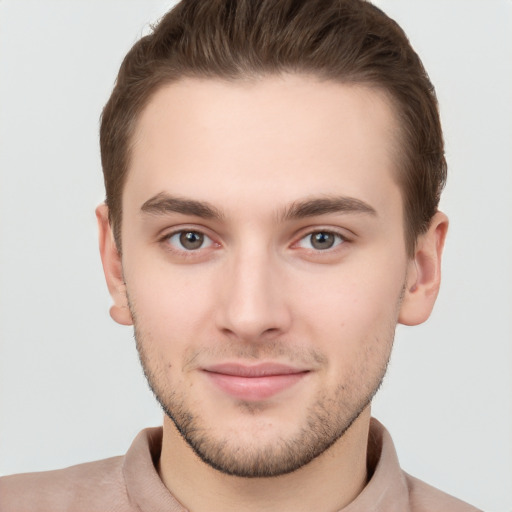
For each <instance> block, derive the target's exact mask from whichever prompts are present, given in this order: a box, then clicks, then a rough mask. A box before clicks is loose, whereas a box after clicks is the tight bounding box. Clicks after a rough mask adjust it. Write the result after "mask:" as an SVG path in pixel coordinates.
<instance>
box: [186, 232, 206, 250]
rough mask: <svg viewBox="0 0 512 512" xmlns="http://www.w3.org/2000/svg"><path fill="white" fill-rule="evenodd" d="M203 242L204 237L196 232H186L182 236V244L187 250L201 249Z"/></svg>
mask: <svg viewBox="0 0 512 512" xmlns="http://www.w3.org/2000/svg"><path fill="white" fill-rule="evenodd" d="M203 241H204V236H203V235H202V234H201V233H196V232H195V231H186V232H184V233H182V234H181V235H180V243H181V245H182V246H183V247H185V249H199V247H201V245H203Z"/></svg>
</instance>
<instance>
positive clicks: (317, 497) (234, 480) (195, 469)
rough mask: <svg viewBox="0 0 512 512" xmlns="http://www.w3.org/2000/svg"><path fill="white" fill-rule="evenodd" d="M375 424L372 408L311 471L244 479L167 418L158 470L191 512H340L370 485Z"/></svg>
mask: <svg viewBox="0 0 512 512" xmlns="http://www.w3.org/2000/svg"><path fill="white" fill-rule="evenodd" d="M369 423H370V407H367V408H366V409H365V410H364V411H363V413H362V414H361V415H360V416H359V417H358V418H357V420H356V421H355V422H354V423H353V424H352V426H351V427H350V428H349V429H348V430H347V432H346V433H345V434H344V435H343V436H342V438H341V439H339V440H338V441H337V442H336V443H334V444H333V445H332V446H331V447H330V448H329V449H328V450H326V451H325V452H324V453H323V454H322V455H320V456H319V457H317V458H316V459H314V460H313V461H311V462H310V463H309V464H307V465H306V466H303V467H302V468H300V469H298V470H297V471H294V472H293V473H289V474H287V475H282V476H278V477H273V478H241V477H236V476H230V475H225V474H224V473H221V472H220V471H218V470H215V469H213V468H211V467H210V466H208V465H207V464H205V463H204V462H203V461H201V460H200V459H199V458H198V457H197V456H196V454H195V453H194V452H193V451H192V449H191V448H190V447H189V445H188V444H187V443H186V442H185V441H184V440H183V438H182V437H181V435H180V434H179V432H178V431H177V430H176V428H175V426H174V424H173V422H172V421H171V420H170V419H169V418H167V417H165V419H164V432H163V441H162V453H161V456H160V462H159V468H158V469H159V473H160V477H161V478H162V481H163V483H164V484H165V486H166V487H167V488H168V489H169V491H170V492H171V493H172V494H173V496H174V497H175V498H176V499H177V500H178V501H179V502H180V503H181V504H182V505H183V506H185V507H186V508H187V509H188V510H190V511H191V512H220V511H222V512H235V511H239V510H244V511H247V512H253V511H258V512H264V511H267V510H268V511H270V510H279V511H281V512H288V511H294V512H301V511H304V512H305V511H311V510H318V511H324V510H325V511H329V510H339V509H341V508H343V507H345V506H346V505H348V504H349V503H350V502H351V501H353V500H354V499H355V498H356V496H357V495H358V494H359V493H360V492H361V491H362V489H363V488H364V486H365V484H366V479H367V470H366V452H367V444H368V430H369ZM199 488H200V492H198V489H199Z"/></svg>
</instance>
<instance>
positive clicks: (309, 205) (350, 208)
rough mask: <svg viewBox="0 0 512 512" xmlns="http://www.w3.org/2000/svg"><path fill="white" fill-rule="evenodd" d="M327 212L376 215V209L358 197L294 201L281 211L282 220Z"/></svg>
mask: <svg viewBox="0 0 512 512" xmlns="http://www.w3.org/2000/svg"><path fill="white" fill-rule="evenodd" d="M328 213H364V214H369V215H372V216H374V217H376V216H377V212H376V210H375V209H374V208H373V207H372V206H370V205H369V204H368V203H365V202H364V201H361V200H360V199H355V198H353V197H345V196H335V197H322V198H313V199H306V200H304V201H296V202H294V203H292V205H291V206H290V207H289V208H287V209H286V210H285V211H284V212H283V214H282V218H283V219H284V220H293V219H304V218H307V217H315V216H317V215H326V214H328Z"/></svg>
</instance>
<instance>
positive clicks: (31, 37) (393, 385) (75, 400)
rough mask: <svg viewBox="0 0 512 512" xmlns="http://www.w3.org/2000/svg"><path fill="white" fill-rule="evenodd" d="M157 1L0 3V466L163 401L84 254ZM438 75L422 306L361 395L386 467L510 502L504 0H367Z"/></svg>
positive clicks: (511, 79) (92, 252)
mask: <svg viewBox="0 0 512 512" xmlns="http://www.w3.org/2000/svg"><path fill="white" fill-rule="evenodd" d="M169 4H170V3H169V2H165V1H157V0H152V1H150V0H138V1H135V0H123V1H121V0H118V1H114V0H108V1H101V2H100V1H99V0H98V1H93V0H74V1H72V2H66V1H63V0H60V1H59V0H0V258H1V259H0V473H1V474H8V473H13V472H25V471H36V470H45V469H52V468H58V467H62V466H67V465H71V464H75V463H78V462H84V461H89V460H94V459H98V458H104V457H109V456H113V455H118V454H122V453H124V452H125V451H126V449H127V448H128V446H129V445H130V443H131V440H132V439H133V437H134V436H135V434H136V433H137V432H138V431H139V430H140V429H142V428H144V427H147V426H151V425H158V424H160V423H161V412H160V410H159V408H158V407H157V405H156V404H155V401H154V400H153V397H152V395H151V394H150V392H149V390H148V388H147V385H146V383H145V381H144V378H143V375H142V371H141V370H140V368H139V363H138V360H137V355H136V351H135V346H134V342H133V337H132V330H131V328H123V327H120V326H118V325H116V324H114V323H113V322H112V321H111V319H110V317H109V315H108V308H109V304H110V299H109V297H108V294H107V290H106V286H105V284H104V281H103V275H102V270H101V266H100V259H99V255H98V249H97V239H96V238H97V236H96V225H95V217H94V207H95V206H96V204H98V203H99V202H100V201H101V200H102V199H103V184H102V175H101V167H100V159H99V149H98V136H97V135H98V117H99V114H100V111H101V109H102V106H103V104H104V103H105V101H106V100H107V98H108V95H109V93H110V90H111V88H112V85H113V81H114V78H115V74H116V73H117V69H118V67H119V64H120V62H121V59H122V57H123V56H124V54H125V53H126V51H127V50H128V49H129V47H130V46H131V45H132V44H133V43H134V42H135V41H136V40H137V39H138V38H139V37H140V36H141V35H142V34H144V33H146V32H147V31H148V29H149V23H150V22H154V21H156V20H157V19H158V18H159V17H160V16H161V15H162V14H163V13H164V12H165V11H166V10H167V7H168V6H169ZM377 4H378V5H379V6H381V7H382V8H383V9H384V10H386V12H387V13H388V14H389V15H391V16H392V17H394V18H395V19H396V20H397V21H398V22H399V23H400V24H401V25H402V26H403V28H404V29H405V31H406V32H407V33H408V35H409V37H410V39H411V42H412V44H413V46H414V47H415V49H416V50H417V51H418V53H419V54H420V56H421V57H422V59H423V61H424V64H425V65H426V67H427V70H428V71H429V74H430V76H431V78H432V81H433V82H434V84H435V85H436V88H437V92H438V96H439V101H440V105H441V114H442V120H443V123H444V129H445V138H446V152H447V158H448V162H449V181H448V186H447V188H446V191H445V194H444V197H443V200H442V208H443V209H444V210H445V211H446V212H447V213H448V215H449V217H450V219H451V226H450V232H449V238H448V243H447V247H446V253H445V259H444V274H443V279H444V280H443V286H442V290H441V293H440V296H439V299H438V304H437V306H436V310H435V311H434V314H433V315H432V317H431V319H430V320H429V321H428V322H427V323H426V324H424V325H422V326H420V327H413V328H403V327H399V328H398V332H397V338H396V345H395V352H394V355H393V357H392V361H391V366H390V371H389V374H388V376H387V378H386V380H385V384H384V386H383V389H382V390H381V391H380V393H379V395H378V397H377V399H376V401H375V405H374V411H373V412H374V415H375V416H377V417H378V418H379V419H380V420H381V421H383V422H384V424H385V425H386V426H387V427H388V429H389V430H390V431H391V433H392V435H393V438H394V441H395V443H396V446H397V450H398V453H399V457H400V460H401V463H402V466H403V468H404V469H405V470H406V471H408V472H410V473H412V474H414V475H415V476H417V477H419V478H421V479H424V480H426V481H428V482H430V483H432V484H433V485H435V486H438V487H440V488H442V489H444V490H446V491H447V492H450V493H452V494H455V495H457V496H459V497H461V498H463V499H465V500H467V501H469V502H472V503H473V504H475V505H477V506H479V507H481V508H483V509H485V510H487V511H491V512H502V511H511V510H512V376H511V375H512V371H511V369H512V348H511V346H512V320H511V318H512V228H511V224H512V150H511V147H512V98H511V94H512V2H510V1H508V0H443V1H441V0H437V1H436V0H387V1H384V0H382V1H379V2H377Z"/></svg>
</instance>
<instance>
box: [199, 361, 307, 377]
mask: <svg viewBox="0 0 512 512" xmlns="http://www.w3.org/2000/svg"><path fill="white" fill-rule="evenodd" d="M203 370H204V371H206V372H210V373H220V374H223V375H232V376H234V377H248V378H249V377H267V376H272V375H291V374H294V373H305V372H307V371H308V370H307V369H304V368H297V367H295V366H290V365H287V364H283V363H258V364H254V365H248V364H241V363H221V364H214V365H211V366H207V367H204V368H203Z"/></svg>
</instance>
